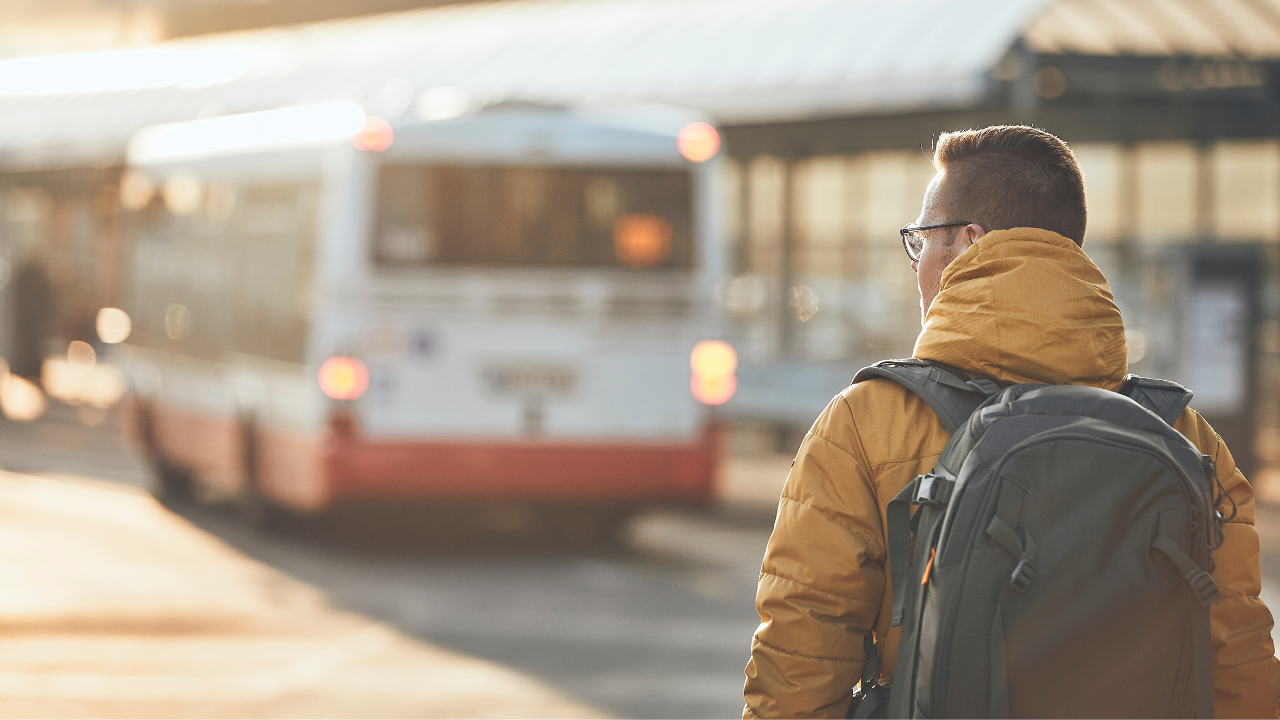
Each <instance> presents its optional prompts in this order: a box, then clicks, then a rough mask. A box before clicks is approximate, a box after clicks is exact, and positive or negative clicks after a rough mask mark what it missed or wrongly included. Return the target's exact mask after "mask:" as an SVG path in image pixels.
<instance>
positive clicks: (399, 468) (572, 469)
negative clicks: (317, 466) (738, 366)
mask: <svg viewBox="0 0 1280 720" xmlns="http://www.w3.org/2000/svg"><path fill="white" fill-rule="evenodd" d="M720 448H721V431H720V428H719V426H718V425H716V424H715V423H714V422H713V423H709V424H708V425H707V427H706V428H705V429H704V430H703V432H702V433H701V435H700V436H699V437H698V439H697V440H696V441H695V442H692V443H635V442H585V441H560V440H538V439H529V440H507V441H494V440H484V441H480V440H474V441H473V440H434V441H426V440H418V439H413V440H381V439H378V440H374V439H368V438H364V437H362V436H361V435H360V434H359V433H358V432H357V431H356V430H355V429H354V427H353V426H352V425H350V424H346V425H344V423H342V422H335V423H333V424H332V425H331V427H330V431H329V432H328V434H327V436H326V438H325V440H324V443H323V449H322V452H321V472H322V475H323V476H324V485H325V486H326V489H327V490H328V492H327V496H328V500H329V504H331V505H338V504H342V503H343V502H344V501H350V500H375V499H418V500H437V499H438V500H504V501H505V500H513V501H533V502H562V501H567V502H573V503H595V502H599V503H608V504H618V503H623V504H631V503H635V504H694V505H703V504H707V503H709V502H710V501H711V500H712V499H714V496H715V490H716V484H717V476H718V473H719V469H720V468H719V465H720V462H719V460H720V455H721V452H720Z"/></svg>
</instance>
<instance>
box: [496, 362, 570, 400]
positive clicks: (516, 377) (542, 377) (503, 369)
mask: <svg viewBox="0 0 1280 720" xmlns="http://www.w3.org/2000/svg"><path fill="white" fill-rule="evenodd" d="M485 376H486V379H487V380H488V383H489V387H490V388H492V389H493V390H494V391H495V392H498V393H502V394H504V395H568V394H569V393H571V392H573V389H574V388H575V387H576V386H577V384H578V371H577V370H575V369H573V368H571V367H568V366H566V365H547V364H533V363H528V364H520V365H503V366H498V367H491V368H489V369H488V370H487V371H486V372H485Z"/></svg>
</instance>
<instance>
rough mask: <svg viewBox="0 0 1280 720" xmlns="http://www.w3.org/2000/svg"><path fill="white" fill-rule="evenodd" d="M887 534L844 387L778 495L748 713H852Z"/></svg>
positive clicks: (759, 598) (760, 594)
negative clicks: (864, 639)
mask: <svg viewBox="0 0 1280 720" xmlns="http://www.w3.org/2000/svg"><path fill="white" fill-rule="evenodd" d="M882 537H883V532H882V530H881V520H880V512H879V509H878V504H877V501H876V494H875V490H874V487H873V484H872V481H871V475H870V470H869V467H868V463H867V460H866V456H865V454H864V453H863V451H862V446H861V441H860V440H859V439H858V435H857V428H856V426H855V424H854V421H853V416H852V413H851V412H850V410H849V406H848V405H847V404H846V401H845V399H844V398H843V397H841V396H837V397H836V398H835V399H834V400H832V401H831V404H830V405H828V406H827V409H826V410H825V411H824V412H823V414H822V415H821V416H820V417H819V418H818V420H817V422H816V423H814V426H813V428H812V429H811V430H810V431H809V434H808V435H806V436H805V439H804V442H803V443H802V444H801V446H800V451H799V454H797V456H796V460H795V463H794V465H793V466H792V469H791V473H790V475H789V476H788V477H787V482H786V485H785V487H784V488H783V492H782V498H781V499H780V501H779V505H778V518H777V522H776V524H775V526H774V530H773V536H772V537H771V538H770V540H769V545H768V548H767V550H766V551H765V557H764V563H763V565H762V567H761V571H760V585H759V589H758V591H757V593H756V609H757V611H758V612H759V614H760V626H759V627H758V628H757V629H756V632H755V637H754V639H753V640H752V643H751V660H750V662H749V663H748V664H747V669H746V674H747V681H746V687H745V691H744V695H745V698H746V707H745V708H744V710H743V717H745V718H751V717H792V718H810V717H837V718H838V717H844V713H845V710H846V709H847V708H848V706H849V700H850V689H851V688H852V686H853V685H854V683H855V682H856V681H857V679H858V676H859V675H860V674H861V671H862V664H863V661H864V657H863V650H862V637H863V635H864V634H865V633H866V632H867V629H868V628H870V627H872V624H873V623H874V622H875V619H876V613H877V610H878V609H879V606H880V601H881V597H882V595H883V592H884V584H885V576H884V567H883V558H884V555H885V552H884V548H883V540H882V539H881V538H882Z"/></svg>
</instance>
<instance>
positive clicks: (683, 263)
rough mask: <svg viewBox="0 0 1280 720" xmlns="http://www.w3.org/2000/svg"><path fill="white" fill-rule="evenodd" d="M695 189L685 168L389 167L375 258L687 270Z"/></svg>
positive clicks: (407, 263)
mask: <svg viewBox="0 0 1280 720" xmlns="http://www.w3.org/2000/svg"><path fill="white" fill-rule="evenodd" d="M691 192H692V190H691V187H690V179H689V174H688V173H687V172H685V171H681V170H612V169H610V170H604V169H599V170H597V169H586V168H546V167H506V166H504V167H492V166H462V165H435V166H421V165H387V166H384V167H383V168H382V172H381V177H380V179H379V194H378V206H379V207H378V226H377V230H376V232H375V236H374V238H375V239H374V247H373V257H374V262H375V263H376V264H377V265H379V266H381V267H414V266H425V265H442V266H459V265H473V266H509V267H580V268H587V267H595V268H623V269H633V270H672V269H687V268H689V267H691V265H692V263H693V247H692V217H691V216H692V210H691V206H692V197H691Z"/></svg>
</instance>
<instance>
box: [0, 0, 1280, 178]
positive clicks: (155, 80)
mask: <svg viewBox="0 0 1280 720" xmlns="http://www.w3.org/2000/svg"><path fill="white" fill-rule="evenodd" d="M1019 46H1020V47H1025V48H1026V49H1027V50H1028V51H1030V52H1033V53H1048V54H1055V53H1080V54H1089V55H1138V56H1207V57H1223V58H1244V59H1267V58H1280V0H506V1H501V2H491V3H484V4H475V5H458V6H446V7H437V8H431V9H424V10H415V11H407V12H398V13H389V14H384V15H374V16H368V17H363V18H356V19H345V20H334V21H326V22H318V23H310V24H305V25H295V26H285V27H277V28H269V29H262V30H251V31H242V32H234V33H224V34H217V35H206V36H198V37H194V38H188V39H179V40H173V41H169V42H165V43H161V44H157V45H152V46H146V47H138V48H129V49H121V50H114V51H105V52H94V53H81V54H69V55H50V56H39V57H27V58H13V59H8V60H3V61H0V166H3V167H8V168H21V167H49V166H58V165H63V166H74V165H84V164H87V163H91V164H100V165H108V164H112V163H115V162H119V161H120V160H121V158H122V157H123V152H124V148H125V145H126V143H127V142H128V140H129V138H130V137H131V136H132V135H133V133H134V132H136V131H137V130H138V129H140V128H142V127H145V126H147V125H152V124H156V123H163V122H174V121H181V120H190V119H195V118H207V117H216V116H220V115H227V114H234V113H243V112H250V111H255V110H264V109H271V108H280V107H289V106H294V105H300V104H309V103H318V102H325V101H330V100H335V99H345V100H355V101H357V102H359V103H360V104H361V105H363V106H364V108H365V110H366V112H368V113H371V114H376V115H381V116H384V117H387V118H388V119H390V120H391V122H392V123H393V124H395V123H397V122H402V121H403V119H404V118H410V117H413V116H415V115H416V116H417V117H419V118H423V119H432V118H438V117H446V116H449V115H456V114H458V113H459V112H464V111H466V110H468V109H476V108H480V107H484V106H487V105H493V104H496V103H502V102H525V103H537V104H548V105H568V106H581V105H619V104H629V103H663V104H671V105H678V106H683V107H688V108H693V109H697V110H702V111H704V112H706V113H708V114H709V115H710V116H712V117H713V118H715V119H716V120H717V121H718V122H720V123H722V124H725V125H739V124H754V123H773V122H788V121H795V120H808V119H817V118H827V117H848V116H856V115H865V114H884V113H897V112H910V111H913V110H928V109H947V108H964V107H970V106H975V105H977V104H979V103H981V102H982V101H983V99H984V97H986V93H987V91H988V89H989V88H990V86H991V83H992V82H993V79H992V77H993V71H994V70H995V68H996V67H997V65H998V64H999V62H1000V60H1001V58H1002V57H1003V56H1004V55H1005V54H1006V53H1007V52H1009V51H1010V49H1011V48H1014V47H1019Z"/></svg>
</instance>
